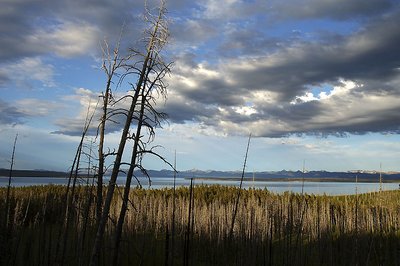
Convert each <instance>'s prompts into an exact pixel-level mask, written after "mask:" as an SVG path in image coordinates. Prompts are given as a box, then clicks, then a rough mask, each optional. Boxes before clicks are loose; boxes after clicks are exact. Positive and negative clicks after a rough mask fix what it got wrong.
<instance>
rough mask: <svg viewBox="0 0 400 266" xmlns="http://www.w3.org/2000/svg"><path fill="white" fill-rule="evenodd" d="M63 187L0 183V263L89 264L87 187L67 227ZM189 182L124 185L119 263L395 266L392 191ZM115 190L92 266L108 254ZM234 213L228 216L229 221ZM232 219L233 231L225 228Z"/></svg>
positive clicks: (117, 201) (398, 215)
mask: <svg viewBox="0 0 400 266" xmlns="http://www.w3.org/2000/svg"><path fill="white" fill-rule="evenodd" d="M65 190H66V188H65V187H64V186H53V185H48V186H33V187H23V188H11V191H10V197H9V203H8V208H7V206H6V204H5V202H6V200H5V199H6V196H7V189H6V188H0V196H1V199H2V200H1V202H0V213H1V214H2V216H1V219H2V222H1V228H0V229H1V231H0V237H1V239H0V250H1V253H2V255H1V265H87V264H88V262H89V258H90V253H91V246H92V244H93V239H94V236H95V233H96V217H95V216H96V214H95V207H96V206H95V198H94V197H95V191H94V190H95V188H94V187H91V186H82V187H78V188H77V193H76V194H75V196H74V198H73V200H72V201H73V208H72V211H71V219H70V225H69V226H68V227H66V224H65V223H66V221H65V202H66V197H65V192H66V191H65ZM238 192H239V190H238V188H235V187H225V186H218V185H215V186H194V187H193V189H192V190H191V189H189V188H188V187H179V188H176V190H174V189H172V188H171V189H158V190H151V189H140V188H134V189H131V191H130V197H129V199H130V200H129V207H128V212H127V215H126V219H125V223H124V227H123V234H122V242H121V247H120V260H119V262H120V265H399V264H400V202H399V199H400V191H383V192H374V193H367V194H360V195H347V196H324V195H323V196H315V195H302V194H293V193H283V194H274V193H271V192H269V191H268V190H261V189H246V190H241V191H240V201H238V205H237V213H236V215H235V218H233V216H234V209H235V204H236V199H237V195H238ZM121 193H122V192H121V191H119V190H118V189H117V193H116V194H115V195H114V198H113V201H112V206H111V211H110V215H109V220H108V223H107V226H106V231H105V238H104V243H103V245H102V252H101V255H100V257H99V258H98V259H99V260H98V262H99V265H109V264H110V261H111V259H112V258H111V253H112V250H111V247H112V241H113V239H112V236H113V232H114V228H115V222H116V219H117V216H118V210H119V209H120V205H121V204H122V200H121ZM232 220H234V223H233V222H232ZM232 224H233V228H232Z"/></svg>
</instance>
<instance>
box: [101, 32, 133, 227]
mask: <svg viewBox="0 0 400 266" xmlns="http://www.w3.org/2000/svg"><path fill="white" fill-rule="evenodd" d="M121 35H122V30H121ZM121 35H120V37H119V39H118V42H117V44H116V46H115V48H114V49H113V51H112V52H111V51H110V47H109V45H108V43H107V41H104V45H103V46H102V50H103V65H102V69H103V70H104V72H105V74H106V77H107V81H106V87H105V91H104V94H102V95H101V97H102V100H103V101H102V104H103V105H102V112H101V118H100V124H99V127H98V138H99V147H98V157H99V158H98V160H99V168H98V173H97V192H96V196H97V197H96V223H97V224H99V223H100V219H101V212H102V205H103V177H104V172H105V158H106V156H107V154H105V153H104V135H105V130H106V121H107V120H108V112H109V105H110V101H111V100H112V97H113V96H112V90H111V85H112V83H113V79H114V78H118V77H119V76H120V75H119V73H118V71H119V70H120V69H121V68H122V66H123V65H124V62H125V61H126V60H127V59H128V58H129V57H121V56H120V53H119V47H120V42H121Z"/></svg>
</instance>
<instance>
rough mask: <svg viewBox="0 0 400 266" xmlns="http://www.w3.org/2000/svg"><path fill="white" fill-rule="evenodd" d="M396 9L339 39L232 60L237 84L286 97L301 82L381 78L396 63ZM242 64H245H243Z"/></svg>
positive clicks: (394, 71) (399, 42)
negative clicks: (237, 60)
mask: <svg viewBox="0 0 400 266" xmlns="http://www.w3.org/2000/svg"><path fill="white" fill-rule="evenodd" d="M398 25H400V12H395V13H393V14H391V15H389V16H387V17H384V18H383V19H380V20H376V21H374V23H371V24H369V25H367V26H366V27H365V29H364V30H361V31H359V32H357V33H355V34H354V35H352V36H349V37H348V38H347V39H345V40H344V41H343V42H340V43H331V44H329V45H321V44H319V43H301V44H298V45H293V46H291V47H289V48H284V49H282V50H280V51H278V52H277V53H274V54H272V55H268V56H266V57H264V58H262V57H261V58H257V59H255V60H253V61H251V62H245V63H244V64H243V63H241V62H238V64H235V63H234V64H232V65H231V67H230V73H229V74H231V75H232V78H233V79H235V80H236V82H237V84H238V86H239V87H244V86H246V87H247V88H249V89H251V88H258V89H262V88H265V89H267V90H271V91H275V92H278V93H280V94H281V96H282V100H286V101H287V100H290V99H292V98H293V97H294V96H296V95H299V94H301V92H302V91H304V90H305V89H306V88H307V86H310V85H316V84H321V83H324V82H334V81H336V80H338V79H339V78H344V79H352V80H363V79H377V80H386V79H390V78H393V77H394V76H396V75H398V73H399V71H398V68H399V67H400V53H398V47H399V46H400V27H398ZM246 63H247V64H246Z"/></svg>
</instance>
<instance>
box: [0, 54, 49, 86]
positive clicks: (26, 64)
mask: <svg viewBox="0 0 400 266" xmlns="http://www.w3.org/2000/svg"><path fill="white" fill-rule="evenodd" d="M0 73H2V74H3V75H5V76H6V77H7V78H8V80H9V81H14V82H15V83H17V85H21V86H22V87H32V85H31V83H32V81H39V82H41V83H42V84H43V85H44V86H45V87H54V86H55V82H54V79H53V77H54V67H53V66H52V65H50V64H46V63H44V62H43V61H42V59H40V58H39V57H33V58H23V59H21V60H19V61H17V62H16V63H11V64H7V65H5V64H3V65H1V66H0Z"/></svg>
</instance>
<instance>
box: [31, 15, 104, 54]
mask: <svg viewBox="0 0 400 266" xmlns="http://www.w3.org/2000/svg"><path fill="white" fill-rule="evenodd" d="M99 35H100V30H99V29H98V28H97V27H96V26H93V25H91V24H89V23H87V22H69V21H63V22H61V23H60V24H57V25H56V26H54V27H51V28H49V29H40V30H37V31H36V32H34V33H33V34H32V35H31V36H29V37H28V41H29V42H30V43H32V44H33V45H38V46H43V47H44V48H45V49H46V50H48V51H50V52H53V53H55V54H57V55H58V56H62V57H73V56H79V55H82V54H87V53H91V52H93V49H94V48H95V47H96V46H97V43H98V41H99Z"/></svg>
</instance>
